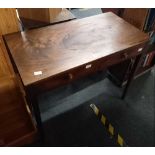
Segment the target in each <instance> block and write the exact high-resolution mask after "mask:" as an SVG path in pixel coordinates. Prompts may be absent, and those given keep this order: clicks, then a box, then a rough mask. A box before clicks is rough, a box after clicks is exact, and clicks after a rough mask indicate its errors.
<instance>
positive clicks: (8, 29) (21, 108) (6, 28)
mask: <svg viewBox="0 0 155 155" xmlns="http://www.w3.org/2000/svg"><path fill="white" fill-rule="evenodd" d="M0 19H1V22H0V33H1V35H0V146H22V145H26V144H29V143H31V142H33V141H34V140H35V139H36V138H37V137H36V133H37V130H36V127H35V126H34V123H33V121H32V116H31V114H30V113H29V112H28V108H27V103H26V101H25V98H24V93H23V90H21V89H20V85H19V83H18V80H17V76H16V74H15V73H14V71H13V67H12V64H11V62H10V59H9V56H8V53H7V50H6V47H5V44H4V41H3V38H2V35H3V34H7V33H12V32H17V31H19V27H18V23H17V21H18V20H17V16H16V10H15V9H0Z"/></svg>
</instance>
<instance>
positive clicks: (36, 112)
mask: <svg viewBox="0 0 155 155" xmlns="http://www.w3.org/2000/svg"><path fill="white" fill-rule="evenodd" d="M27 98H28V102H30V103H31V106H32V110H33V114H34V116H35V120H36V123H37V129H38V131H39V135H40V139H41V142H42V143H44V137H45V136H44V129H43V124H42V120H41V113H40V108H39V103H38V99H37V95H34V94H33V93H29V92H28V93H27Z"/></svg>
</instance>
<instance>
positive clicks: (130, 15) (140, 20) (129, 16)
mask: <svg viewBox="0 0 155 155" xmlns="http://www.w3.org/2000/svg"><path fill="white" fill-rule="evenodd" d="M148 11H149V9H148V8H126V9H124V12H123V15H122V18H123V19H125V20H126V21H127V22H129V23H131V24H132V25H134V26H136V27H137V28H139V29H140V30H142V31H143V29H144V25H145V21H146V17H147V15H148Z"/></svg>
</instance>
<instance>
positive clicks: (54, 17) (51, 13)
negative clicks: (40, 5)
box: [18, 8, 75, 29]
mask: <svg viewBox="0 0 155 155" xmlns="http://www.w3.org/2000/svg"><path fill="white" fill-rule="evenodd" d="M37 11H39V17H37V16H36V14H37ZM29 12H30V13H31V14H30V13H29ZM18 13H19V18H20V21H21V22H22V26H23V29H31V28H38V27H43V26H47V25H50V24H56V23H60V22H65V21H69V20H72V19H75V16H74V15H73V14H72V13H71V12H70V11H69V10H67V9H65V8H64V9H56V8H55V9H52V8H50V9H18ZM29 14H30V15H29ZM31 16H32V17H33V18H32V17H31Z"/></svg>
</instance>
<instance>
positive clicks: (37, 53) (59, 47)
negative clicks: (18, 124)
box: [5, 13, 148, 86]
mask: <svg viewBox="0 0 155 155" xmlns="http://www.w3.org/2000/svg"><path fill="white" fill-rule="evenodd" d="M5 40H6V43H7V45H8V47H9V50H10V52H11V55H12V57H13V59H14V61H15V64H16V66H17V68H18V71H19V73H20V76H21V78H22V81H23V83H24V85H25V86H28V85H31V84H33V83H36V82H39V81H40V80H45V79H47V78H51V77H53V76H55V75H58V74H60V73H63V72H66V71H68V70H71V69H74V68H76V67H79V66H81V65H84V64H88V63H89V62H92V61H96V60H98V59H100V58H104V57H108V56H110V55H114V54H116V53H117V54H118V53H119V52H121V51H123V50H125V49H129V48H131V47H134V46H137V45H139V44H142V43H145V42H146V41H148V35H147V34H144V33H142V32H141V31H140V30H138V29H137V28H135V27H134V26H132V25H130V24H128V23H127V22H125V21H124V20H123V19H121V18H119V17H118V16H116V15H114V14H113V13H104V14H100V15H96V16H92V17H87V18H83V19H79V20H74V21H69V22H67V23H62V24H56V25H53V26H48V27H44V28H40V29H34V30H30V31H25V32H21V33H14V34H10V35H7V36H5ZM38 71H39V72H40V71H41V72H42V74H40V75H34V72H38Z"/></svg>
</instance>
